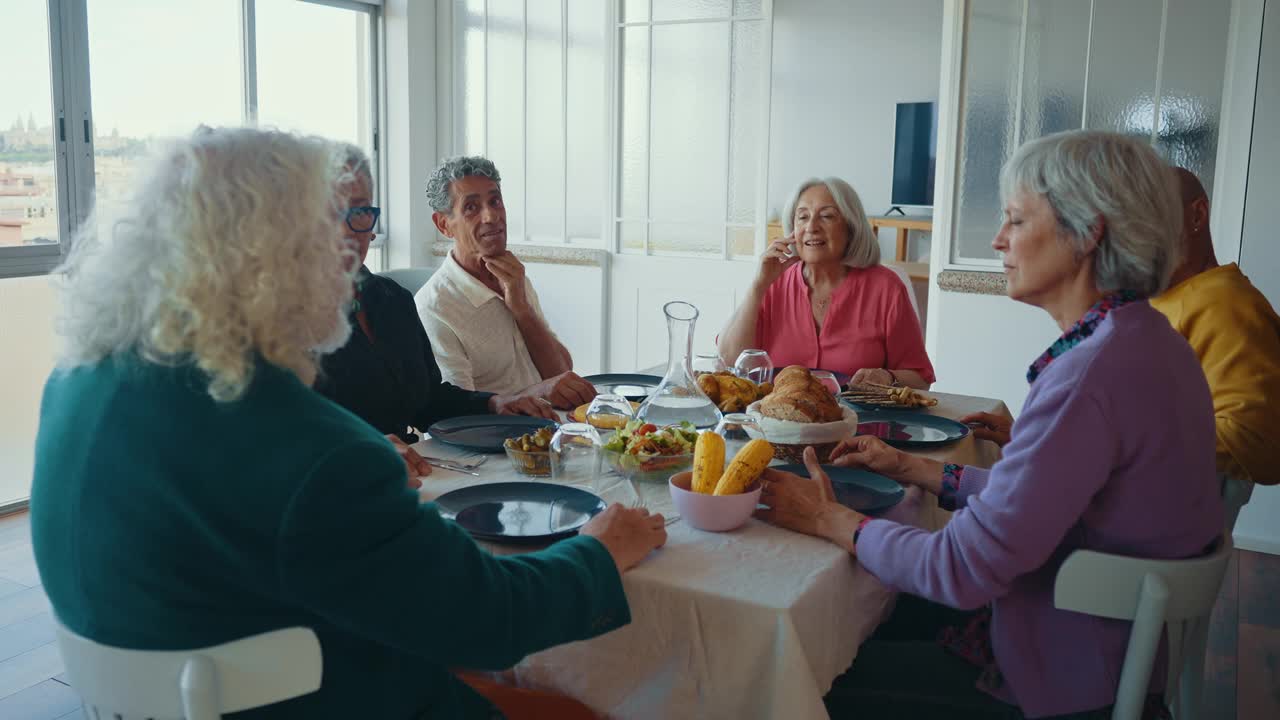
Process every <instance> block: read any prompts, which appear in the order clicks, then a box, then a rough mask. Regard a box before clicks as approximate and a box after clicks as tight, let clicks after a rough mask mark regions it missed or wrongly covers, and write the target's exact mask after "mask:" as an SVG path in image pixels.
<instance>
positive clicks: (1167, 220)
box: [1000, 130, 1182, 297]
mask: <svg viewBox="0 0 1280 720" xmlns="http://www.w3.org/2000/svg"><path fill="white" fill-rule="evenodd" d="M1018 192H1030V193H1035V194H1038V195H1042V196H1044V198H1045V200H1046V201H1048V203H1049V206H1050V207H1051V208H1053V214H1054V216H1055V217H1056V218H1057V221H1058V227H1059V228H1060V229H1061V230H1062V234H1063V236H1064V239H1065V240H1066V241H1067V242H1069V243H1071V245H1072V246H1073V248H1074V249H1075V251H1076V253H1077V254H1078V255H1079V256H1081V257H1083V256H1084V255H1085V253H1086V252H1087V251H1088V248H1089V242H1090V239H1091V238H1092V237H1093V235H1094V234H1096V233H1097V230H1098V226H1099V224H1101V226H1102V227H1101V230H1102V233H1101V235H1100V236H1099V238H1098V243H1097V248H1096V250H1095V251H1094V255H1093V273H1094V284H1095V285H1096V286H1097V288H1098V290H1100V291H1102V292H1106V293H1110V292H1116V291H1119V290H1128V291H1130V292H1133V293H1135V294H1137V295H1138V296H1139V297H1153V296H1155V295H1159V294H1160V293H1161V292H1163V291H1164V289H1165V288H1166V287H1168V285H1169V278H1170V276H1171V275H1172V274H1173V271H1174V270H1175V269H1176V268H1177V267H1178V264H1179V263H1180V262H1181V261H1182V199H1181V195H1180V191H1179V189H1178V180H1177V177H1176V176H1175V175H1174V173H1173V169H1172V168H1170V167H1169V165H1168V163H1166V162H1165V161H1164V160H1163V159H1162V158H1161V157H1160V156H1159V155H1158V154H1157V153H1156V151H1155V150H1154V149H1153V148H1152V147H1151V145H1150V144H1149V143H1148V142H1147V141H1146V140H1145V139H1144V140H1139V139H1135V138H1131V137H1128V136H1125V135H1120V134H1118V133H1111V132H1101V131H1096V130H1071V131H1068V132H1061V133H1055V134H1053V135H1046V136H1044V137H1042V138H1038V139H1036V140H1032V141H1030V142H1028V143H1025V144H1024V145H1023V146H1022V147H1020V148H1018V150H1017V151H1016V152H1015V153H1014V154H1013V157H1012V158H1010V159H1009V162H1007V163H1006V164H1005V166H1004V170H1003V171H1002V172H1001V175H1000V196H1001V198H1002V200H1007V199H1008V198H1009V197H1010V196H1011V195H1015V194H1017V193H1018Z"/></svg>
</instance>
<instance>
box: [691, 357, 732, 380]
mask: <svg viewBox="0 0 1280 720" xmlns="http://www.w3.org/2000/svg"><path fill="white" fill-rule="evenodd" d="M727 369H728V368H727V367H726V366H725V364H724V360H723V359H722V358H721V357H720V353H718V352H715V353H699V354H697V355H694V356H693V374H694V375H702V374H703V373H718V372H724V371H725V370H727Z"/></svg>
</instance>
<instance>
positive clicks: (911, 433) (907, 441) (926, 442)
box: [858, 408, 969, 448]
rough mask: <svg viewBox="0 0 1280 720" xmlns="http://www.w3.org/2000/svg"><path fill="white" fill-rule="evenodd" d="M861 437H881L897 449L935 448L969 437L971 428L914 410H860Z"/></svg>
mask: <svg viewBox="0 0 1280 720" xmlns="http://www.w3.org/2000/svg"><path fill="white" fill-rule="evenodd" d="M858 420H859V422H858V434H859V435H871V436H873V437H878V438H880V439H881V440H883V441H885V442H886V443H888V444H889V445H893V446H895V447H919V448H922V447H934V446H937V445H945V444H947V443H950V442H955V441H956V440H959V439H961V438H963V437H965V436H966V435H968V434H969V427H968V426H967V425H963V424H961V423H958V422H956V421H955V420H951V419H949V418H944V417H938V416H937V415H929V414H927V413H922V412H915V411H912V410H897V409H893V408H885V409H879V410H863V409H859V414H858Z"/></svg>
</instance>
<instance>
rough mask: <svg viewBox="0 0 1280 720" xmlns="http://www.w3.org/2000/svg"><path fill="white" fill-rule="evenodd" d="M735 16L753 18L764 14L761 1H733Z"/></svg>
mask: <svg viewBox="0 0 1280 720" xmlns="http://www.w3.org/2000/svg"><path fill="white" fill-rule="evenodd" d="M733 14H734V15H748V16H752V17H754V16H756V15H761V14H763V11H762V10H761V8H760V0H733Z"/></svg>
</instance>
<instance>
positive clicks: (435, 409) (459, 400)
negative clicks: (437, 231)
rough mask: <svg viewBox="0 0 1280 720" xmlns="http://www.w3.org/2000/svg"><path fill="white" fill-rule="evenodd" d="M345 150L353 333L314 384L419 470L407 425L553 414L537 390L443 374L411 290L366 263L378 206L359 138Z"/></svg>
mask: <svg viewBox="0 0 1280 720" xmlns="http://www.w3.org/2000/svg"><path fill="white" fill-rule="evenodd" d="M345 153H346V159H345V161H346V167H347V170H348V171H349V173H350V177H351V178H352V179H351V180H350V181H349V182H348V183H347V187H346V188H344V191H345V197H346V202H347V210H346V222H345V224H344V231H345V233H346V239H347V242H348V243H350V244H351V249H352V250H354V251H355V252H356V254H357V255H358V256H359V258H360V263H361V266H360V270H359V271H358V272H357V273H356V281H355V293H354V296H353V301H352V303H351V309H350V321H351V328H352V333H351V339H350V340H348V341H347V343H346V345H343V346H342V348H340V349H339V350H338V351H337V352H335V353H333V354H331V355H328V356H326V357H325V358H324V359H323V360H322V362H321V366H320V375H319V377H318V378H317V379H316V384H315V389H316V390H317V391H318V392H320V393H322V394H323V395H325V396H326V397H328V398H329V399H331V400H333V401H334V402H336V403H338V404H339V405H341V406H343V407H345V408H346V409H348V410H350V411H351V412H353V413H355V414H356V415H358V416H360V417H361V418H363V419H364V420H365V422H368V423H369V424H370V425H372V426H374V427H375V428H377V429H378V432H380V433H383V434H384V435H387V436H388V437H389V438H391V439H392V442H394V443H396V445H397V448H398V449H400V450H401V452H402V454H405V455H406V456H407V458H412V461H411V462H412V464H415V465H417V466H418V469H419V472H420V474H422V475H426V474H428V473H429V472H430V470H431V468H430V466H429V465H427V464H426V463H425V462H419V461H418V458H417V457H416V454H414V453H413V452H412V451H408V450H407V448H406V446H405V445H404V443H405V442H413V441H414V440H416V438H414V437H413V436H412V435H411V434H410V433H409V431H408V428H409V427H414V428H418V429H426V428H427V427H428V426H430V425H431V424H432V423H434V422H436V421H437V420H443V419H445V418H450V417H456V416H458V415H483V414H488V413H499V414H508V415H510V414H518V415H536V416H539V417H547V418H550V419H553V420H554V419H555V413H554V410H553V409H552V408H551V406H550V405H548V404H547V403H546V402H544V401H542V400H540V399H538V398H536V397H531V396H527V395H493V394H492V393H484V392H472V391H470V390H463V389H462V388H459V387H456V386H454V385H450V384H449V383H446V382H443V381H442V379H441V375H440V367H439V365H438V364H437V363H436V358H435V354H434V353H433V352H432V350H431V341H430V340H428V339H427V333H426V331H425V330H423V328H422V321H421V320H419V319H418V310H417V308H416V307H415V305H414V303H413V295H412V294H410V293H409V291H408V290H405V289H404V288H402V287H400V286H399V285H398V284H396V283H395V281H393V280H389V279H387V278H384V277H381V276H378V275H374V274H373V273H371V272H369V269H368V268H367V267H365V266H364V260H365V257H366V256H367V255H368V254H369V243H371V242H373V239H374V237H375V235H374V229H375V228H376V227H377V224H378V216H379V214H380V212H381V211H380V210H379V209H378V208H377V207H374V206H373V173H372V172H371V171H370V168H369V158H368V157H367V156H366V155H365V154H364V151H363V150H361V149H360V148H358V147H356V146H354V145H348V146H346V148H345Z"/></svg>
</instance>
